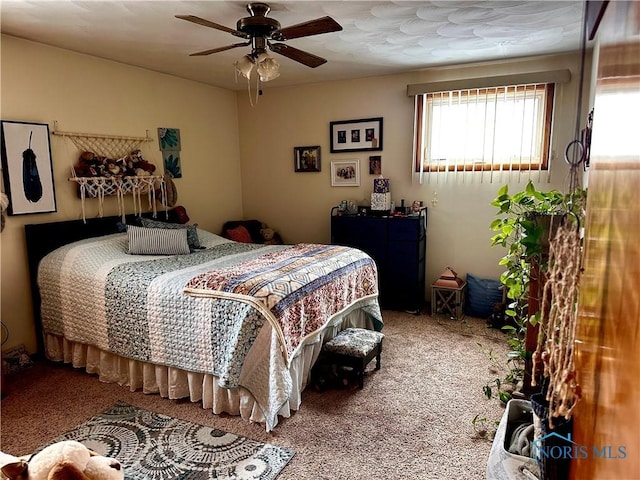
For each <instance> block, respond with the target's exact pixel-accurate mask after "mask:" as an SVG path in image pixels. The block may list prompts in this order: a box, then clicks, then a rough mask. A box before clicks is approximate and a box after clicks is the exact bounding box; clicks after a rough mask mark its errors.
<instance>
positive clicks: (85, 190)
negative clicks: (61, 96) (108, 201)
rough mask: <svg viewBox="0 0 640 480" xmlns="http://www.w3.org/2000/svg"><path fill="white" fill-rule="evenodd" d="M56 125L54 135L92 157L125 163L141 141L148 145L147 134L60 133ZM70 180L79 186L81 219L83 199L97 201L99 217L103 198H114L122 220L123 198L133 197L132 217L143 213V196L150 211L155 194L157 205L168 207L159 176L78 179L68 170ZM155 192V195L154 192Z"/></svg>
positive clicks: (83, 209) (153, 207) (153, 206)
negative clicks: (95, 199) (147, 201)
mask: <svg viewBox="0 0 640 480" xmlns="http://www.w3.org/2000/svg"><path fill="white" fill-rule="evenodd" d="M57 127H58V125H57V122H54V131H53V132H52V134H53V135H58V136H61V137H63V138H68V139H69V140H71V142H72V143H73V144H74V145H75V146H76V148H77V149H78V150H79V151H80V152H85V151H90V152H93V153H94V154H96V155H98V156H100V157H105V158H109V159H113V160H116V161H126V159H127V157H128V156H129V155H130V154H131V152H133V151H135V150H137V149H138V147H140V145H141V144H142V143H144V142H151V141H153V138H151V137H149V133H148V131H147V134H146V136H144V137H131V136H124V135H104V134H96V133H81V132H63V131H60V130H58V128H57ZM71 175H72V176H71V177H70V178H69V181H71V182H75V183H77V184H78V186H79V194H80V199H81V202H82V219H83V220H85V199H86V198H97V199H98V216H99V217H102V215H103V204H104V197H105V196H113V195H115V196H117V198H118V211H119V214H120V216H122V218H123V219H124V216H125V208H124V196H125V195H128V194H131V195H132V196H133V209H134V214H139V213H142V195H144V194H146V195H147V197H148V200H149V208H151V209H152V210H153V213H154V215H155V213H156V206H155V205H156V199H157V198H156V195H157V194H159V195H160V198H159V200H160V202H161V203H162V204H163V205H167V191H166V187H165V181H164V177H163V176H162V175H110V176H87V177H85V176H82V177H81V176H77V175H76V171H75V169H74V168H73V165H72V167H71ZM156 192H157V193H156Z"/></svg>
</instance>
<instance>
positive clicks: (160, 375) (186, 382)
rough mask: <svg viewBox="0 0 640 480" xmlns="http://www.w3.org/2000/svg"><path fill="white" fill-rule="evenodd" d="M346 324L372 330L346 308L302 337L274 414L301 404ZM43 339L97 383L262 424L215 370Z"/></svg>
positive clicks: (252, 405)
mask: <svg viewBox="0 0 640 480" xmlns="http://www.w3.org/2000/svg"><path fill="white" fill-rule="evenodd" d="M349 327H360V328H369V329H373V322H372V320H371V318H370V317H369V315H368V314H366V313H365V312H363V311H362V310H355V311H351V312H349V313H348V314H347V315H346V316H344V317H340V318H334V319H333V320H332V321H331V322H330V323H329V325H327V326H326V327H325V328H324V329H323V330H321V331H319V332H318V333H317V334H316V335H314V336H313V338H310V339H307V340H306V341H305V345H304V347H303V348H301V349H300V350H299V353H298V355H296V357H295V358H293V359H292V361H291V365H290V367H289V372H290V373H291V379H292V384H293V388H292V392H291V395H290V397H289V401H288V402H286V403H285V404H284V405H283V406H282V407H281V408H280V410H279V411H278V417H280V416H282V417H285V418H288V417H290V416H291V412H292V411H295V410H298V409H299V408H300V404H301V402H302V391H303V390H304V388H305V387H306V386H307V384H308V383H309V376H310V372H311V367H312V366H313V364H314V363H315V361H316V359H317V358H318V355H319V354H320V350H321V349H322V345H323V343H324V342H326V341H328V340H330V339H331V338H333V337H334V336H335V335H336V333H338V332H339V331H340V330H343V329H345V328H349ZM44 340H45V351H46V355H47V358H48V359H49V360H52V361H56V362H64V363H70V364H71V365H73V366H74V367H75V368H84V369H85V370H86V371H87V372H88V373H91V374H95V375H98V378H99V379H100V381H102V382H105V383H117V384H119V385H121V386H125V387H129V389H130V390H131V391H132V392H134V391H137V390H141V391H142V392H143V393H146V394H154V393H157V394H159V395H160V396H161V397H163V398H168V399H172V400H176V399H182V398H189V399H190V400H191V401H192V402H201V404H202V407H203V408H206V409H212V411H213V413H216V414H220V413H227V414H230V415H240V416H241V417H242V418H243V419H245V420H248V421H251V422H259V423H265V418H264V415H263V413H262V410H261V408H260V407H259V405H258V404H257V403H256V401H255V400H254V398H253V395H251V393H250V392H249V391H248V390H246V389H244V388H242V387H239V388H234V389H227V388H223V387H220V386H218V377H217V376H215V375H211V374H205V373H196V372H189V371H186V370H182V369H179V368H174V367H168V366H165V365H157V364H152V363H147V362H143V361H140V360H133V359H130V358H126V357H121V356H119V355H115V354H113V353H111V352H107V351H105V350H101V349H99V348H97V347H94V346H91V345H86V344H82V343H76V342H73V341H70V340H67V339H66V338H64V337H61V336H58V335H52V334H45V339H44ZM276 424H277V419H276ZM274 426H275V425H274Z"/></svg>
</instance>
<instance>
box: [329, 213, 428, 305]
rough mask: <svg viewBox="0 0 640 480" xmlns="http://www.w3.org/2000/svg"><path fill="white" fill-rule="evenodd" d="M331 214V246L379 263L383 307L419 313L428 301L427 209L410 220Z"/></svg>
mask: <svg viewBox="0 0 640 480" xmlns="http://www.w3.org/2000/svg"><path fill="white" fill-rule="evenodd" d="M331 213H332V214H331V243H332V244H336V245H346V246H349V247H355V248H359V249H360V250H363V251H364V252H366V253H368V254H369V255H370V256H371V257H372V258H373V259H374V260H375V262H376V265H377V267H378V277H379V281H380V283H379V289H380V306H381V307H382V308H386V309H391V310H409V311H413V312H415V313H418V312H419V310H420V309H421V308H422V306H423V305H424V300H425V266H426V264H425V254H426V245H427V209H426V208H422V209H421V210H420V213H419V214H417V215H416V216H407V217H378V216H359V215H337V214H336V213H337V208H334V209H332V211H331Z"/></svg>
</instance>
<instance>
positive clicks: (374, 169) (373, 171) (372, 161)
mask: <svg viewBox="0 0 640 480" xmlns="http://www.w3.org/2000/svg"><path fill="white" fill-rule="evenodd" d="M369 174H370V175H381V174H382V157H381V156H380V155H372V156H370V157H369Z"/></svg>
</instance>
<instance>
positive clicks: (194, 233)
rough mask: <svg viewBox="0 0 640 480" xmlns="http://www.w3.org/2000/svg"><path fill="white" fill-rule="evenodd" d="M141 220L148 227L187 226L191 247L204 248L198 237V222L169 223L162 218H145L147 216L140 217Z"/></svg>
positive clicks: (168, 227) (169, 227)
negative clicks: (189, 223) (190, 223)
mask: <svg viewBox="0 0 640 480" xmlns="http://www.w3.org/2000/svg"><path fill="white" fill-rule="evenodd" d="M140 222H141V223H142V226H143V227H147V228H164V229H171V228H186V229H187V241H188V242H189V247H190V248H192V249H194V250H196V249H199V248H202V246H201V245H200V238H198V229H197V227H198V225H197V224H194V225H184V224H182V223H168V222H162V221H160V220H153V219H151V218H145V217H142V218H140Z"/></svg>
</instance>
